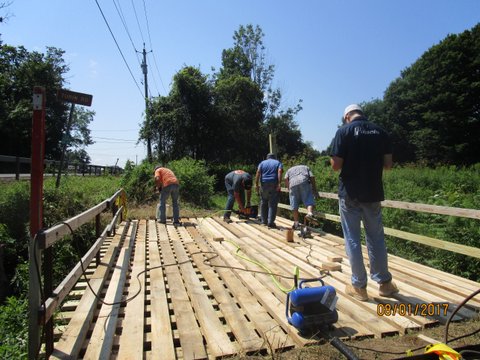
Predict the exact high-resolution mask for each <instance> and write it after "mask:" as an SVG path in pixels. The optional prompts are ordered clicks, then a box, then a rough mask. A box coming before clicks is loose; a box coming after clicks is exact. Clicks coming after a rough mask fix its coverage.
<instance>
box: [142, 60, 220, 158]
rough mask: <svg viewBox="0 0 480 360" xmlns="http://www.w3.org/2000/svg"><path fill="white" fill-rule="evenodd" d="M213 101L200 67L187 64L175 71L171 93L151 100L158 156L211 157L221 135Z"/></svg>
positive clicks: (153, 131) (154, 139)
mask: <svg viewBox="0 0 480 360" xmlns="http://www.w3.org/2000/svg"><path fill="white" fill-rule="evenodd" d="M212 101H213V100H212V88H211V85H210V83H209V82H208V78H207V76H205V75H203V74H202V73H201V72H200V70H199V69H198V68H195V67H188V66H187V67H184V68H183V69H181V70H180V71H179V72H178V73H177V74H175V76H174V78H173V85H172V90H171V91H170V94H169V95H168V96H167V97H158V98H157V99H155V100H154V101H153V103H152V111H151V114H152V116H151V119H152V120H151V122H152V124H151V129H153V130H152V133H153V141H154V144H155V148H156V150H157V154H158V159H160V160H161V161H162V162H165V161H168V160H171V159H179V158H182V157H184V156H189V157H192V158H194V159H211V157H212V149H214V148H215V146H216V142H215V140H216V139H217V138H218V137H219V136H220V134H219V132H218V124H217V123H216V119H217V118H216V117H215V116H214V114H213V113H212ZM143 133H144V130H143V129H142V133H141V134H143ZM142 136H144V135H142Z"/></svg>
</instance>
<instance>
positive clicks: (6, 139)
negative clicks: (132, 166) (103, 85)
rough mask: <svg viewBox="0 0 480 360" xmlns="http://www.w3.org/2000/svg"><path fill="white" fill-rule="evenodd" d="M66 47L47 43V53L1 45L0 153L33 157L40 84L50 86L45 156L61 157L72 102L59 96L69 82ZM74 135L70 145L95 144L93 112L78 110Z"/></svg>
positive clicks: (48, 91)
mask: <svg viewBox="0 0 480 360" xmlns="http://www.w3.org/2000/svg"><path fill="white" fill-rule="evenodd" d="M63 54H64V51H63V50H60V49H57V48H54V47H47V50H46V53H45V54H42V53H39V52H36V51H34V52H28V51H27V50H26V49H25V48H24V47H23V46H19V47H13V46H8V45H0V93H1V94H2V97H1V98H0V137H1V138H2V139H3V141H2V142H1V143H0V153H1V154H5V155H13V156H22V157H30V156H31V151H30V145H31V124H32V104H31V103H32V91H33V87H34V86H36V85H41V86H44V87H45V90H46V103H47V104H46V105H47V110H46V121H45V127H46V129H45V134H46V135H45V142H46V145H45V157H46V158H47V159H53V160H58V159H59V158H60V154H61V151H62V138H63V136H64V132H65V130H66V129H65V128H66V124H67V118H68V109H69V106H68V105H67V104H65V103H63V102H61V101H59V100H57V98H56V91H57V90H58V89H60V88H63V87H64V85H65V79H64V75H65V74H66V73H67V72H68V70H69V68H68V66H67V65H66V64H65V61H64V60H63ZM77 113H78V114H81V115H79V116H77V118H76V119H77V121H76V122H74V125H73V129H74V134H75V135H74V136H73V137H71V138H70V139H69V140H70V141H71V143H68V145H69V147H73V148H75V147H78V146H84V145H88V144H91V143H92V142H91V139H90V136H89V130H88V124H89V123H90V122H91V121H92V119H93V115H94V113H93V112H85V113H84V112H82V111H81V110H80V112H78V111H77Z"/></svg>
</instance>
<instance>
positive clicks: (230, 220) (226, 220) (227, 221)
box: [223, 216, 232, 224]
mask: <svg viewBox="0 0 480 360" xmlns="http://www.w3.org/2000/svg"><path fill="white" fill-rule="evenodd" d="M223 221H225V222H226V223H227V224H230V223H231V222H232V219H230V218H229V217H226V216H225V217H224V218H223Z"/></svg>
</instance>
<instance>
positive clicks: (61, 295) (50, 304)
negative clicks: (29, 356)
mask: <svg viewBox="0 0 480 360" xmlns="http://www.w3.org/2000/svg"><path fill="white" fill-rule="evenodd" d="M106 236H107V233H106V230H105V231H104V232H103V233H102V235H101V236H100V237H99V238H98V239H97V240H96V241H95V243H94V244H93V245H92V247H91V248H90V249H89V250H88V251H87V253H86V254H85V255H83V257H82V259H81V262H80V261H79V262H78V263H77V264H76V265H75V266H74V268H73V269H72V270H71V271H70V273H69V274H68V275H67V276H66V277H65V278H64V279H63V280H62V282H61V283H60V284H59V285H58V286H57V288H56V289H55V290H54V292H53V293H54V294H55V296H52V297H50V298H48V299H47V301H46V302H45V308H46V311H45V318H46V319H50V318H51V316H52V315H53V313H54V312H55V310H56V309H57V307H58V305H59V304H60V303H61V302H62V301H63V300H64V299H65V297H66V296H67V295H68V293H69V292H70V290H71V289H72V288H73V286H74V285H75V284H76V282H77V281H78V280H79V279H80V278H81V276H82V274H83V270H85V273H86V274H88V272H89V269H83V268H82V264H83V267H87V266H90V265H89V264H91V261H92V259H93V258H94V257H95V256H96V254H97V253H98V251H99V250H100V248H101V247H102V245H103V241H104V239H105V237H106Z"/></svg>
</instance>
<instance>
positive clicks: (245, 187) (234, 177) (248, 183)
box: [223, 170, 253, 222]
mask: <svg viewBox="0 0 480 360" xmlns="http://www.w3.org/2000/svg"><path fill="white" fill-rule="evenodd" d="M252 183H253V181H252V175H250V174H249V173H247V172H245V171H243V170H234V171H231V172H229V173H228V174H227V175H226V176H225V188H226V189H227V204H226V205H225V213H224V214H223V220H224V221H225V222H231V220H230V215H231V214H232V210H233V205H234V203H235V202H236V203H237V204H238V209H239V210H240V212H241V213H242V212H244V211H245V206H247V207H248V206H250V199H251V197H252ZM245 192H246V193H247V203H246V204H245Z"/></svg>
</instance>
